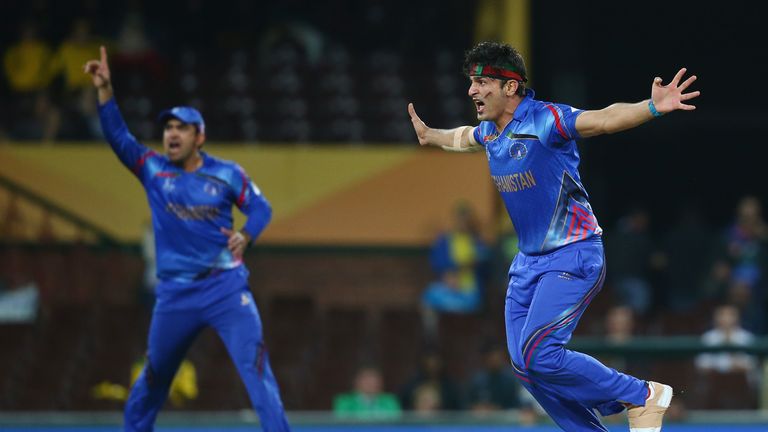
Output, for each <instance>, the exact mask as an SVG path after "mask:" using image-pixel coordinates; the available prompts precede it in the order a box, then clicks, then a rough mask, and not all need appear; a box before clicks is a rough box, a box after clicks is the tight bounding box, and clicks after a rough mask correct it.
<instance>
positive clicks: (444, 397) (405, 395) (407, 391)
mask: <svg viewBox="0 0 768 432" xmlns="http://www.w3.org/2000/svg"><path fill="white" fill-rule="evenodd" d="M425 385H426V386H431V387H432V388H434V390H435V392H436V394H437V398H436V399H437V400H436V401H433V402H430V403H427V402H429V401H430V399H429V397H428V395H427V396H425V395H421V392H424V391H427V390H425V387H423V386H425ZM420 398H424V399H426V401H425V400H421V399H420ZM417 402H418V403H419V404H423V405H424V406H421V408H422V409H425V406H431V405H432V404H434V405H435V406H434V407H433V409H434V410H437V411H444V410H458V409H461V408H462V406H463V403H462V401H461V396H460V394H459V389H458V386H457V384H456V383H455V382H454V380H453V379H452V378H451V377H449V376H448V374H447V373H446V372H445V371H444V370H443V362H442V359H441V358H440V355H439V354H438V353H437V352H436V351H434V350H429V351H427V352H426V354H425V355H424V356H423V357H422V359H421V364H420V366H419V368H418V370H417V371H416V373H415V374H414V375H413V377H411V379H409V380H408V382H407V383H406V384H405V385H404V386H403V389H402V390H401V391H400V403H401V406H402V407H403V409H406V410H415V409H416V408H417Z"/></svg>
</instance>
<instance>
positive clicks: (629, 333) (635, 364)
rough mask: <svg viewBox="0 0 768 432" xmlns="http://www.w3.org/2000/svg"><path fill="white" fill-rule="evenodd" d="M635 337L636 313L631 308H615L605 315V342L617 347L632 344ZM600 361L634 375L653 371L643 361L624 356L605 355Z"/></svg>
mask: <svg viewBox="0 0 768 432" xmlns="http://www.w3.org/2000/svg"><path fill="white" fill-rule="evenodd" d="M634 337H635V313H634V311H633V310H632V308H630V307H629V306H622V305H619V306H614V307H612V308H610V309H609V310H608V312H607V313H606V314H605V335H604V338H605V341H606V343H608V344H610V345H613V346H615V347H621V346H623V345H627V344H629V343H631V342H632V339H633V338H634ZM599 359H600V361H601V362H603V364H605V365H606V366H609V367H612V368H614V369H619V370H628V371H629V372H630V373H632V374H633V375H648V374H650V373H651V371H650V370H649V369H648V367H647V365H646V363H647V362H643V361H642V359H640V360H636V359H628V358H627V357H626V356H622V355H603V356H600V357H599Z"/></svg>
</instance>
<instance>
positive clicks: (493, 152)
mask: <svg viewBox="0 0 768 432" xmlns="http://www.w3.org/2000/svg"><path fill="white" fill-rule="evenodd" d="M533 97H534V92H533V90H531V89H528V90H527V93H526V97H525V98H523V100H522V102H520V105H518V107H517V109H516V110H515V114H514V118H513V119H512V121H510V122H509V124H507V126H506V127H505V128H504V130H503V131H501V132H499V131H498V130H497V129H496V126H495V125H494V123H493V122H489V121H483V122H480V124H479V125H478V126H477V127H476V128H475V130H474V137H475V140H476V141H477V142H478V143H480V144H481V145H483V146H484V147H485V153H486V155H487V156H488V164H489V166H490V172H491V177H492V178H493V182H494V183H495V185H496V188H497V189H498V190H499V192H500V193H501V198H502V199H503V200H504V205H505V206H506V208H507V213H509V217H510V218H511V219H512V223H513V225H514V226H515V231H517V235H518V237H519V239H520V244H519V247H520V250H521V251H522V252H524V253H525V254H528V255H537V254H542V253H546V252H549V251H552V250H554V249H557V248H559V247H562V246H565V245H567V244H569V243H573V242H576V241H579V240H585V239H589V238H592V237H595V236H599V235H601V234H602V229H601V228H600V226H599V225H598V224H597V219H596V218H595V215H594V212H593V211H592V206H590V204H589V197H588V195H587V191H586V190H584V186H582V184H581V179H580V177H579V171H578V166H579V151H578V148H577V147H576V141H575V140H576V139H578V138H581V137H580V136H579V134H578V132H577V131H576V126H575V123H576V117H578V116H579V114H580V113H581V112H583V111H581V110H577V109H574V108H572V107H570V106H568V105H562V104H553V103H549V102H542V101H538V100H536V99H533Z"/></svg>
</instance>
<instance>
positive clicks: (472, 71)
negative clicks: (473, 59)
mask: <svg viewBox="0 0 768 432" xmlns="http://www.w3.org/2000/svg"><path fill="white" fill-rule="evenodd" d="M469 75H470V76H484V77H489V78H496V79H513V80H515V81H521V82H527V81H528V79H527V78H525V77H524V76H522V75H521V74H519V73H517V72H515V71H514V70H513V69H512V67H510V66H504V67H497V66H490V65H486V64H482V63H474V64H473V65H471V66H470V67H469Z"/></svg>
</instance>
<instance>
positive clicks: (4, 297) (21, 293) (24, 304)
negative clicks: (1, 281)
mask: <svg viewBox="0 0 768 432" xmlns="http://www.w3.org/2000/svg"><path fill="white" fill-rule="evenodd" d="M39 298H40V292H39V290H38V288H37V284H36V283H35V281H34V280H32V279H31V278H28V277H25V276H20V275H17V276H15V277H13V278H12V279H11V281H10V283H9V284H8V286H7V288H5V289H4V290H2V291H0V323H31V322H34V321H35V319H36V318H37V310H38V303H39Z"/></svg>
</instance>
